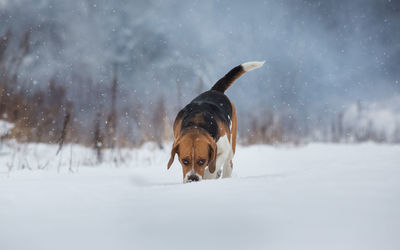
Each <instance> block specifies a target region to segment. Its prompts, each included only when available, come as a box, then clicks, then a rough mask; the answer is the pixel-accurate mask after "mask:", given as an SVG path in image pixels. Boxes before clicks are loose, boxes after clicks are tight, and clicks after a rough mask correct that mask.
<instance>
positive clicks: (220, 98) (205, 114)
mask: <svg viewBox="0 0 400 250" xmlns="http://www.w3.org/2000/svg"><path fill="white" fill-rule="evenodd" d="M263 64H264V62H256V61H254V62H246V63H243V64H240V65H239V66H236V67H234V68H233V69H231V70H230V71H229V72H228V73H227V74H226V75H225V76H224V77H222V78H221V79H220V80H218V81H217V82H216V83H215V84H214V86H213V87H212V88H211V89H210V90H208V91H206V92H204V93H202V94H200V95H199V96H197V97H196V98H194V99H193V100H192V101H191V102H190V103H189V104H188V105H186V106H185V107H184V108H183V109H182V110H180V111H179V113H178V115H177V116H176V119H175V122H174V126H173V132H174V143H173V145H172V149H171V157H170V159H169V162H168V166H167V169H169V168H170V167H171V165H172V163H173V162H174V158H175V154H178V159H179V162H180V163H181V165H182V171H183V183H187V182H193V181H200V180H202V179H217V178H219V177H220V176H221V172H222V177H223V178H227V177H230V176H231V174H232V169H233V164H232V158H233V155H234V154H235V149H236V134H237V117H236V110H235V106H234V105H233V104H232V102H231V101H230V100H229V98H228V97H227V96H226V95H225V94H224V92H225V91H226V90H227V89H228V88H229V87H230V86H231V85H232V84H233V82H234V81H235V80H236V79H238V78H239V77H240V76H241V75H242V74H244V73H246V72H249V71H251V70H254V69H257V68H260V67H261V66H262V65H263ZM222 167H223V171H221V168H222Z"/></svg>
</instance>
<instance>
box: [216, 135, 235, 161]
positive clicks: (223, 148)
mask: <svg viewBox="0 0 400 250" xmlns="http://www.w3.org/2000/svg"><path fill="white" fill-rule="evenodd" d="M231 153H232V145H231V143H230V142H229V140H228V137H227V135H224V136H223V137H221V138H219V140H218V141H217V158H219V157H220V156H223V158H225V157H227V156H228V155H230V154H231Z"/></svg>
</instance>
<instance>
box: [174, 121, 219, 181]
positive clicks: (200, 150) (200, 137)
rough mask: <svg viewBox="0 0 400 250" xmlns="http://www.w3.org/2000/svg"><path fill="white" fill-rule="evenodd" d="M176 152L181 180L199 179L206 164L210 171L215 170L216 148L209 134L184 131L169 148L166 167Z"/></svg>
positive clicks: (201, 177)
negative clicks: (169, 155)
mask: <svg viewBox="0 0 400 250" xmlns="http://www.w3.org/2000/svg"><path fill="white" fill-rule="evenodd" d="M175 154H178V159H179V162H180V163H181V165H182V171H183V182H184V183H187V182H192V181H200V180H201V179H203V176H204V170H205V169H206V167H207V166H208V168H209V170H210V172H211V173H213V172H214V171H215V161H216V155H217V149H216V145H215V142H214V140H213V138H212V137H211V136H209V135H208V134H205V133H201V132H199V131H198V130H195V129H193V130H191V131H186V132H185V133H184V134H182V135H181V136H180V137H179V138H178V139H177V140H176V141H175V142H174V145H173V147H172V150H171V158H170V160H169V162H168V169H169V168H170V166H171V164H172V162H173V161H174V158H175Z"/></svg>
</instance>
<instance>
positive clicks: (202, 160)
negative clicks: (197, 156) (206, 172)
mask: <svg viewBox="0 0 400 250" xmlns="http://www.w3.org/2000/svg"><path fill="white" fill-rule="evenodd" d="M205 162H206V160H204V159H201V160H199V161H198V162H197V164H199V165H200V166H201V165H203V164H204V163H205Z"/></svg>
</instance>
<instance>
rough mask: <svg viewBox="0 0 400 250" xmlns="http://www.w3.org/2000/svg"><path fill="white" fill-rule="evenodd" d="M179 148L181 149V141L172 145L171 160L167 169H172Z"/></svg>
mask: <svg viewBox="0 0 400 250" xmlns="http://www.w3.org/2000/svg"><path fill="white" fill-rule="evenodd" d="M178 148H179V141H178V140H176V141H175V142H174V145H172V149H171V158H169V161H168V167H167V169H169V168H170V167H171V165H172V163H173V162H174V158H175V154H176V152H178Z"/></svg>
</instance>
